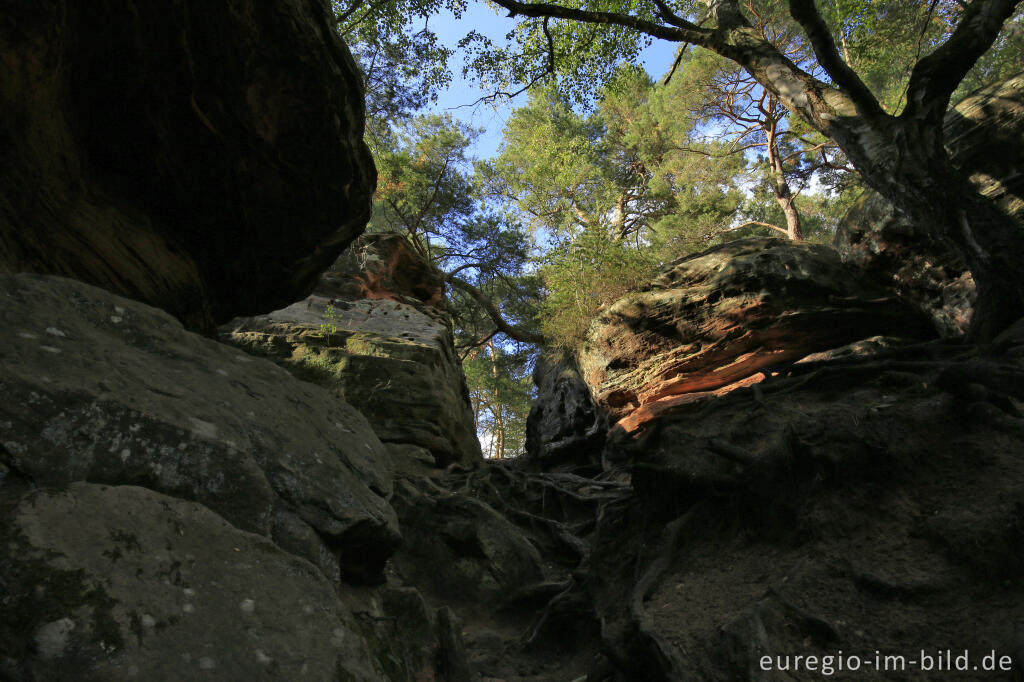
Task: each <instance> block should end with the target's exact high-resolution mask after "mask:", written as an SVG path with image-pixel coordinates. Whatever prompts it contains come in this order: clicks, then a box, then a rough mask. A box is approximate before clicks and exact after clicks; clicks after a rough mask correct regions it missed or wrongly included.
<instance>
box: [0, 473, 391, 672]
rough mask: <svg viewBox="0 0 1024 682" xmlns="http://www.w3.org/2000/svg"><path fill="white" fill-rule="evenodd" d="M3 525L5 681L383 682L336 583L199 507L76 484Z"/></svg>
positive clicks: (43, 492) (0, 667)
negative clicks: (214, 681) (206, 680)
mask: <svg viewBox="0 0 1024 682" xmlns="http://www.w3.org/2000/svg"><path fill="white" fill-rule="evenodd" d="M0 514H2V516H3V523H2V526H0V538H2V540H3V546H4V548H5V550H4V553H3V554H2V555H0V576H2V578H3V587H4V618H3V619H2V622H0V642H3V650H4V653H3V657H0V676H2V677H4V678H5V679H11V680H40V681H42V680H128V679H146V680H194V679H202V678H204V677H210V678H212V679H232V680H243V679H244V680H299V679H310V680H338V679H344V680H363V681H365V682H374V681H376V680H380V679H381V677H380V673H379V672H378V671H377V670H376V669H375V662H374V661H373V660H372V659H371V658H370V652H369V650H368V647H367V644H366V641H365V640H364V639H363V637H362V636H361V635H360V634H359V626H358V624H357V622H356V620H355V617H354V616H352V615H351V613H350V612H349V610H348V609H346V608H345V607H344V605H343V604H342V601H341V599H340V598H339V596H338V594H337V591H336V588H335V586H334V584H333V581H332V580H330V579H328V578H327V577H325V576H324V575H323V573H321V572H320V571H319V570H317V569H316V568H315V567H314V566H313V565H312V564H310V563H308V562H306V561H304V560H302V559H300V558H298V557H296V556H294V555H293V554H290V553H288V552H286V551H284V550H282V549H281V548H280V547H279V546H277V545H275V544H274V543H272V542H271V541H269V540H268V539H267V538H266V537H263V536H261V535H260V534H256V533H247V532H244V531H242V530H240V529H239V528H238V527H236V526H233V525H232V524H229V523H228V522H227V521H225V520H224V519H223V518H222V517H220V516H218V515H217V514H215V513H214V512H212V511H211V510H210V509H209V508H207V507H205V506H203V505H201V504H198V503H195V502H186V501H184V500H182V499H178V498H175V497H169V496H167V495H162V494H160V493H156V492H153V491H152V490H148V489H146V488H140V487H135V486H106V485H98V484H94V483H85V482H78V483H72V484H71V485H69V486H67V487H65V488H60V489H57V488H42V489H39V490H34V491H32V492H29V493H26V494H25V495H24V496H23V497H22V498H21V499H20V500H18V501H17V503H16V504H15V505H14V506H13V507H9V506H8V505H4V508H3V511H2V512H0Z"/></svg>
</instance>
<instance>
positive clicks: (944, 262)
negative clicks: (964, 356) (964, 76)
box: [835, 73, 1024, 337]
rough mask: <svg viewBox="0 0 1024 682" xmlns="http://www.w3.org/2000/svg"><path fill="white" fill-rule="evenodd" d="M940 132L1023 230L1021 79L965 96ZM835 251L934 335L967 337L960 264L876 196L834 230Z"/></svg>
mask: <svg viewBox="0 0 1024 682" xmlns="http://www.w3.org/2000/svg"><path fill="white" fill-rule="evenodd" d="M944 132H945V143H946V149H947V151H948V152H949V154H950V157H951V158H952V160H953V163H954V164H955V165H956V166H957V168H959V169H960V171H961V172H963V173H964V174H966V175H968V176H969V177H970V179H971V182H972V183H974V184H975V186H976V187H977V188H978V191H979V192H981V193H982V194H984V195H985V196H988V197H991V198H992V199H994V200H995V201H996V202H997V203H998V204H999V205H1000V206H1001V207H1002V208H1003V210H1004V211H1006V212H1007V213H1008V214H1010V215H1011V216H1014V217H1016V218H1017V220H1018V222H1020V223H1021V224H1022V229H1024V167H1022V164H1024V161H1022V160H1021V155H1020V149H1021V148H1022V146H1024V73H1021V74H1018V75H1016V76H1014V77H1013V78H1010V79H1008V80H1006V81H1004V82H1001V83H996V84H994V85H991V86H989V87H986V88H982V89H981V90H979V91H978V92H976V93H974V94H973V95H972V96H970V97H968V98H966V99H965V100H964V101H963V102H961V103H960V104H959V105H958V106H957V107H956V108H955V109H952V110H951V111H950V112H949V113H948V114H947V115H946V125H945V131H944ZM835 247H836V248H837V249H838V250H839V251H840V253H841V254H842V255H843V259H844V260H846V261H848V262H850V263H852V264H854V265H856V266H857V267H858V268H860V269H861V270H863V271H864V272H865V273H867V274H869V275H870V276H871V277H873V278H874V279H876V280H877V281H879V282H881V283H883V284H885V285H886V286H890V287H892V288H894V289H895V290H896V291H897V292H898V293H899V294H900V295H901V296H902V297H903V298H905V299H906V300H907V301H909V302H911V303H912V304H913V305H915V306H916V307H917V308H918V309H920V310H922V311H924V312H925V313H927V314H928V315H929V316H931V318H932V320H933V323H934V325H935V328H936V330H937V331H938V332H939V333H940V334H941V335H942V336H946V337H948V336H956V335H959V334H963V333H964V332H966V331H967V328H968V326H969V324H970V320H971V313H972V311H973V307H974V300H975V291H974V280H973V278H972V277H971V273H970V272H969V271H968V269H967V265H966V264H965V263H964V262H963V260H962V259H961V258H960V256H959V255H957V254H956V253H954V251H953V250H952V249H950V248H949V247H948V246H947V245H945V244H942V243H935V242H933V241H930V240H928V239H927V238H926V237H925V235H923V234H922V230H920V229H917V228H916V227H915V226H914V225H913V223H911V222H910V221H909V220H907V219H906V218H905V217H903V215H902V214H900V213H899V212H897V211H896V209H895V207H893V205H892V204H890V203H889V202H888V201H887V200H886V199H884V198H883V197H881V196H880V195H879V194H877V193H875V192H868V193H867V194H865V195H864V196H863V197H861V198H860V199H859V200H858V202H857V203H856V204H855V205H854V207H853V208H852V209H851V210H850V212H849V213H848V214H847V215H846V217H845V218H844V219H843V221H842V223H841V224H840V226H839V230H838V231H837V232H836V237H835Z"/></svg>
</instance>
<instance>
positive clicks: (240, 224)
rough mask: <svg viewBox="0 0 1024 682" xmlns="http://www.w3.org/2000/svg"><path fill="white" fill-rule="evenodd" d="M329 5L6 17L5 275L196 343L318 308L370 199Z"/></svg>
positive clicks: (192, 1) (170, 7)
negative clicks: (107, 300)
mask: <svg viewBox="0 0 1024 682" xmlns="http://www.w3.org/2000/svg"><path fill="white" fill-rule="evenodd" d="M363 116H364V113H363V92H362V86H361V80H360V76H359V73H358V71H357V69H356V66H355V64H354V62H353V60H352V57H351V56H350V54H349V52H348V49H347V48H346V47H345V45H344V44H343V43H342V42H341V41H340V40H339V38H338V37H337V36H336V34H335V33H334V30H333V21H332V17H331V14H330V11H329V8H328V6H327V3H325V2H321V1H320V0H315V1H313V2H299V1H298V0H284V1H282V2H271V3H267V2H259V1H258V0H226V1H224V2H216V3H210V2H203V1H201V0H186V1H184V2H172V1H171V0H104V1H103V2H99V3H90V4H89V5H88V6H85V5H79V4H75V3H68V2H64V1H63V0H40V1H39V2H32V3H28V4H26V3H23V2H14V1H11V0H3V1H2V2H0V150H2V151H0V270H9V271H31V272H38V273H50V274H58V275H63V276H67V277H72V278H74V279H78V280H81V281H84V282H88V283H91V284H95V285H98V286H101V287H103V288H105V289H108V290H110V291H113V292H115V293H119V294H122V295H125V296H128V297H130V298H134V299H136V300H140V301H144V302H146V303H149V304H151V305H154V306H157V307H160V308H163V309H164V310H167V311H168V312H170V313H171V314H173V315H175V316H176V317H177V318H178V319H179V320H181V321H182V322H183V323H184V324H185V325H186V327H187V328H189V329H193V330H199V331H203V332H206V333H211V334H212V333H215V322H223V321H226V320H228V319H230V318H231V317H234V316H236V315H246V314H253V313H257V312H264V311H267V310H273V309H275V308H280V307H281V306H283V305H286V304H287V303H290V302H292V301H294V300H296V299H299V298H302V297H303V296H305V295H307V294H308V293H309V292H310V291H311V290H312V288H313V286H314V284H315V283H316V281H317V277H318V276H319V274H320V272H322V271H323V270H324V269H325V268H326V267H327V266H328V265H330V263H332V262H333V261H334V259H335V258H336V257H337V255H338V253H339V252H340V251H341V250H342V249H344V247H345V246H346V245H347V244H348V243H349V242H350V241H351V240H352V239H353V238H355V237H356V236H357V235H358V234H359V233H360V232H361V231H362V229H363V227H364V225H365V224H366V221H367V219H368V216H369V211H370V199H371V195H372V193H373V189H374V186H375V182H376V173H375V171H374V167H373V161H372V159H371V158H370V155H369V153H368V151H367V148H366V146H365V144H364V143H363V140H362V135H363Z"/></svg>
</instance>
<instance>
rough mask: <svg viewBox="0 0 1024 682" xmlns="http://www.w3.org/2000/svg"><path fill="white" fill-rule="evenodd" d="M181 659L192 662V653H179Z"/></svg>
mask: <svg viewBox="0 0 1024 682" xmlns="http://www.w3.org/2000/svg"><path fill="white" fill-rule="evenodd" d="M181 660H183V661H185V662H186V663H191V662H192V654H190V653H188V652H185V653H183V654H182V655H181Z"/></svg>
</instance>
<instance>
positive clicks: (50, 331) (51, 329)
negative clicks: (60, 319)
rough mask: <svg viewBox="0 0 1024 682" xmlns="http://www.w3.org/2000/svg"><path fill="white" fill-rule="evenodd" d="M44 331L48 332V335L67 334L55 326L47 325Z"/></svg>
mask: <svg viewBox="0 0 1024 682" xmlns="http://www.w3.org/2000/svg"><path fill="white" fill-rule="evenodd" d="M46 333H47V334H49V335H50V336H67V334H65V333H64V332H62V331H61V330H59V329H57V328H56V327H47V328H46Z"/></svg>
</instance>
